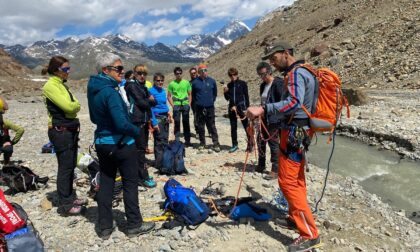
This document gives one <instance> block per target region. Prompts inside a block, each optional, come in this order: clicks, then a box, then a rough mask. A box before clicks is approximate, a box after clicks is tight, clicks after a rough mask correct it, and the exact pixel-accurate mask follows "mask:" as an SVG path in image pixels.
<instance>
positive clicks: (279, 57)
mask: <svg viewBox="0 0 420 252" xmlns="http://www.w3.org/2000/svg"><path fill="white" fill-rule="evenodd" d="M293 53H294V49H293V47H292V46H291V45H290V44H288V43H287V42H279V43H277V44H275V45H274V46H272V47H268V48H266V51H265V54H264V56H263V57H262V59H263V60H267V59H269V60H270V64H271V65H273V66H274V67H275V68H276V69H277V70H279V71H281V72H283V73H284V81H285V85H287V92H284V95H283V97H282V100H281V101H280V102H274V103H269V102H267V103H266V104H265V105H264V106H261V107H250V108H248V110H247V115H248V116H249V117H250V118H251V119H254V118H256V117H258V116H260V115H262V114H264V113H266V114H268V115H274V114H280V115H284V116H285V118H286V120H285V122H287V123H286V125H284V126H283V127H282V129H281V133H280V135H281V138H280V156H279V177H278V181H279V185H280V187H281V190H282V191H283V193H284V196H285V197H286V199H287V201H288V203H289V217H288V218H287V219H284V220H283V221H280V222H279V223H280V225H282V226H286V227H289V228H297V229H298V231H299V233H300V236H299V237H298V238H297V239H295V240H294V241H293V243H292V244H291V245H289V251H294V252H296V251H307V250H310V249H311V248H316V247H319V246H320V239H319V234H318V228H317V227H316V224H315V221H314V218H313V216H312V212H311V209H310V208H309V205H308V202H307V197H306V183H305V175H304V166H305V157H304V155H305V153H304V152H305V150H304V148H302V147H301V146H297V147H296V146H295V145H293V144H291V143H292V141H291V140H292V138H293V137H295V134H289V132H297V131H300V132H304V133H306V135H307V134H309V132H308V131H309V118H308V116H307V115H306V113H305V112H304V111H303V109H302V106H305V107H306V108H307V109H308V110H309V111H311V110H312V106H313V102H314V96H315V95H314V94H315V92H314V91H315V86H316V80H315V78H314V76H313V75H312V74H311V73H310V72H309V71H308V70H306V69H305V68H301V67H299V65H301V64H303V63H304V62H303V61H298V60H296V59H295V57H294V56H293Z"/></svg>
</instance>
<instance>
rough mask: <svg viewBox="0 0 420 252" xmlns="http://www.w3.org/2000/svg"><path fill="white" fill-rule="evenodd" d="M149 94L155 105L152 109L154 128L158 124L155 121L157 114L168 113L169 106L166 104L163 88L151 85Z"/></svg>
mask: <svg viewBox="0 0 420 252" xmlns="http://www.w3.org/2000/svg"><path fill="white" fill-rule="evenodd" d="M149 92H150V94H151V95H153V97H154V98H155V101H156V105H155V106H153V107H152V125H153V126H156V125H157V124H158V121H157V119H156V115H157V114H162V113H168V112H169V106H168V104H167V103H166V101H167V98H166V92H165V89H164V88H160V87H157V86H155V85H153V86H152V87H151V88H150V89H149Z"/></svg>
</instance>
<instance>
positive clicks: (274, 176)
mask: <svg viewBox="0 0 420 252" xmlns="http://www.w3.org/2000/svg"><path fill="white" fill-rule="evenodd" d="M277 177H278V175H277V173H275V172H270V173H269V174H265V175H264V176H263V179H265V180H273V179H277Z"/></svg>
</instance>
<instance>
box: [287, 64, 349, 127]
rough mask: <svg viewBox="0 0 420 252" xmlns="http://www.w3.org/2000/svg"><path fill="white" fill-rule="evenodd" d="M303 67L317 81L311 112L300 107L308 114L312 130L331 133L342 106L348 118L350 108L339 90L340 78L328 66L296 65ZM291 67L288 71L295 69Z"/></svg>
mask: <svg viewBox="0 0 420 252" xmlns="http://www.w3.org/2000/svg"><path fill="white" fill-rule="evenodd" d="M298 67H302V68H305V69H306V70H308V71H309V72H311V73H312V74H313V75H314V76H315V78H316V79H317V81H318V87H317V88H318V90H315V94H316V93H318V95H317V97H315V99H316V100H315V101H314V108H312V111H313V113H310V112H309V111H308V109H307V108H305V106H302V109H303V110H304V111H305V113H306V114H307V115H308V116H309V120H310V127H311V130H312V131H314V132H330V133H332V132H333V131H334V129H335V127H336V126H337V122H338V119H340V116H341V111H342V109H343V106H344V105H345V106H346V107H347V117H348V118H350V109H349V105H348V101H347V98H346V97H345V95H344V94H343V91H342V90H341V80H340V78H339V77H338V75H337V74H336V73H334V72H333V71H331V70H330V69H328V68H325V67H323V68H319V69H315V68H313V67H312V66H311V65H309V64H302V65H299V66H297V67H296V68H298ZM296 68H295V69H293V70H292V71H290V72H293V71H295V70H296Z"/></svg>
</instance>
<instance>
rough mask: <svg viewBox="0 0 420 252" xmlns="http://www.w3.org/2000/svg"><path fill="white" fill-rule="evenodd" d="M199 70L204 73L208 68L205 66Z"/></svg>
mask: <svg viewBox="0 0 420 252" xmlns="http://www.w3.org/2000/svg"><path fill="white" fill-rule="evenodd" d="M198 71H199V72H202V73H205V72H207V68H203V69H200V70H198Z"/></svg>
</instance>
